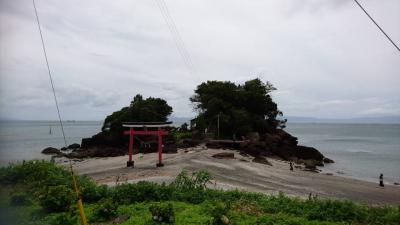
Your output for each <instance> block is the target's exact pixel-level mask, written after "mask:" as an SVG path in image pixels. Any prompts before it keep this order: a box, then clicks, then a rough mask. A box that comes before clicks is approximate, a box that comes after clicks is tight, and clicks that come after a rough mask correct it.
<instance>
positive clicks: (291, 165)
mask: <svg viewBox="0 0 400 225" xmlns="http://www.w3.org/2000/svg"><path fill="white" fill-rule="evenodd" d="M289 165H290V171H293V163H292V162H290V163H289Z"/></svg>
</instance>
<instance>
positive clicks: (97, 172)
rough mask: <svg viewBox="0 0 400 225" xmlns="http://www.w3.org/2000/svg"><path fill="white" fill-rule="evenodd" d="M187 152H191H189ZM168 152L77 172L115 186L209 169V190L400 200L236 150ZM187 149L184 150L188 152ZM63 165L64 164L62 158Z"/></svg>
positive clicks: (94, 163) (94, 161) (389, 190)
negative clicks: (226, 154) (227, 156)
mask: <svg viewBox="0 0 400 225" xmlns="http://www.w3.org/2000/svg"><path fill="white" fill-rule="evenodd" d="M186 151H187V152H186ZM186 151H185V150H183V149H179V150H178V153H175V154H164V155H163V158H164V160H163V161H164V164H165V166H164V167H160V168H157V167H156V166H155V164H156V162H157V155H156V154H157V153H148V154H144V155H142V154H136V155H134V157H133V160H134V161H135V168H127V167H126V161H127V156H118V157H108V158H90V159H84V160H82V161H75V162H73V166H74V169H75V172H76V173H77V174H80V175H87V176H89V177H90V178H92V179H93V180H94V181H96V182H97V183H101V184H107V185H110V186H112V185H115V184H117V183H124V182H138V181H141V180H147V181H151V182H156V183H162V182H166V183H168V182H172V181H173V179H174V178H175V177H176V175H178V174H179V172H180V171H182V170H187V171H189V172H193V171H198V170H201V169H206V170H208V171H209V172H210V173H211V174H212V175H213V176H214V180H213V182H214V184H210V187H211V188H219V189H236V188H237V189H240V190H245V191H251V192H261V193H265V194H278V193H279V192H283V193H285V194H287V195H289V196H296V197H300V198H303V199H305V198H308V195H309V194H310V193H312V194H313V195H317V196H319V197H321V198H328V199H329V198H330V199H342V200H344V199H347V200H351V201H356V202H362V203H367V204H371V205H384V204H399V203H400V186H396V185H385V188H381V187H379V186H378V184H377V183H372V182H368V181H362V180H358V179H353V178H346V177H342V176H337V175H336V174H333V175H328V174H326V173H325V172H323V173H315V172H309V171H303V170H300V169H297V168H295V170H294V171H290V170H289V165H288V163H287V162H285V161H281V160H276V159H271V158H267V159H268V161H269V162H270V163H271V164H272V166H269V165H266V164H260V163H255V162H252V161H251V160H252V157H244V156H241V155H239V153H238V152H236V151H232V150H217V149H206V150H204V149H201V148H191V149H187V150H186ZM185 152H186V153H185ZM221 152H230V153H232V152H234V153H235V158H234V159H216V158H213V157H212V155H213V154H216V153H221ZM59 164H62V165H63V164H64V165H65V163H63V162H60V163H59Z"/></svg>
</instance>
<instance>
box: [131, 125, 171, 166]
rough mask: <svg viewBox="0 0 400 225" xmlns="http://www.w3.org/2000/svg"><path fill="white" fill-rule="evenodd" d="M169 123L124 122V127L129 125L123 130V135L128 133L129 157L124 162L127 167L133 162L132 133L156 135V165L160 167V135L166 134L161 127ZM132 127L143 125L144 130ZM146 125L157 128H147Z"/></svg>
mask: <svg viewBox="0 0 400 225" xmlns="http://www.w3.org/2000/svg"><path fill="white" fill-rule="evenodd" d="M168 124H170V123H164V124H156V123H146V124H139V123H135V124H124V125H123V126H124V127H129V130H127V131H124V134H125V135H129V147H128V155H129V159H128V161H127V162H126V166H127V167H134V165H135V162H134V161H133V160H132V156H133V138H134V135H155V136H157V142H158V149H157V150H158V163H157V164H156V166H157V167H162V166H164V164H163V162H162V152H163V144H162V136H164V135H168V132H166V131H164V130H163V129H161V127H164V126H168ZM134 127H143V128H145V129H144V130H134V129H133V128H134ZM147 127H154V128H155V127H157V130H147Z"/></svg>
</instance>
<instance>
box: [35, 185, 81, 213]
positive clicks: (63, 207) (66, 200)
mask: <svg viewBox="0 0 400 225" xmlns="http://www.w3.org/2000/svg"><path fill="white" fill-rule="evenodd" d="M74 199H75V198H74V196H73V195H72V191H71V189H70V188H68V187H66V186H65V185H57V186H50V187H48V190H47V191H46V192H45V193H43V194H42V195H40V196H39V203H40V205H41V206H42V207H43V209H44V210H45V211H47V212H63V211H67V210H68V209H69V208H70V206H71V204H72V202H73V201H74Z"/></svg>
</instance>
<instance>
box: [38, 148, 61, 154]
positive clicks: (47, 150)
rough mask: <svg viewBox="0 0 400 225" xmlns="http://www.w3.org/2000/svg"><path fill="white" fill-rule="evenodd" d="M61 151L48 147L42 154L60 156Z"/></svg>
mask: <svg viewBox="0 0 400 225" xmlns="http://www.w3.org/2000/svg"><path fill="white" fill-rule="evenodd" d="M60 153H61V151H60V150H59V149H56V148H53V147H48V148H45V149H43V150H42V154H47V155H53V154H60Z"/></svg>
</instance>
